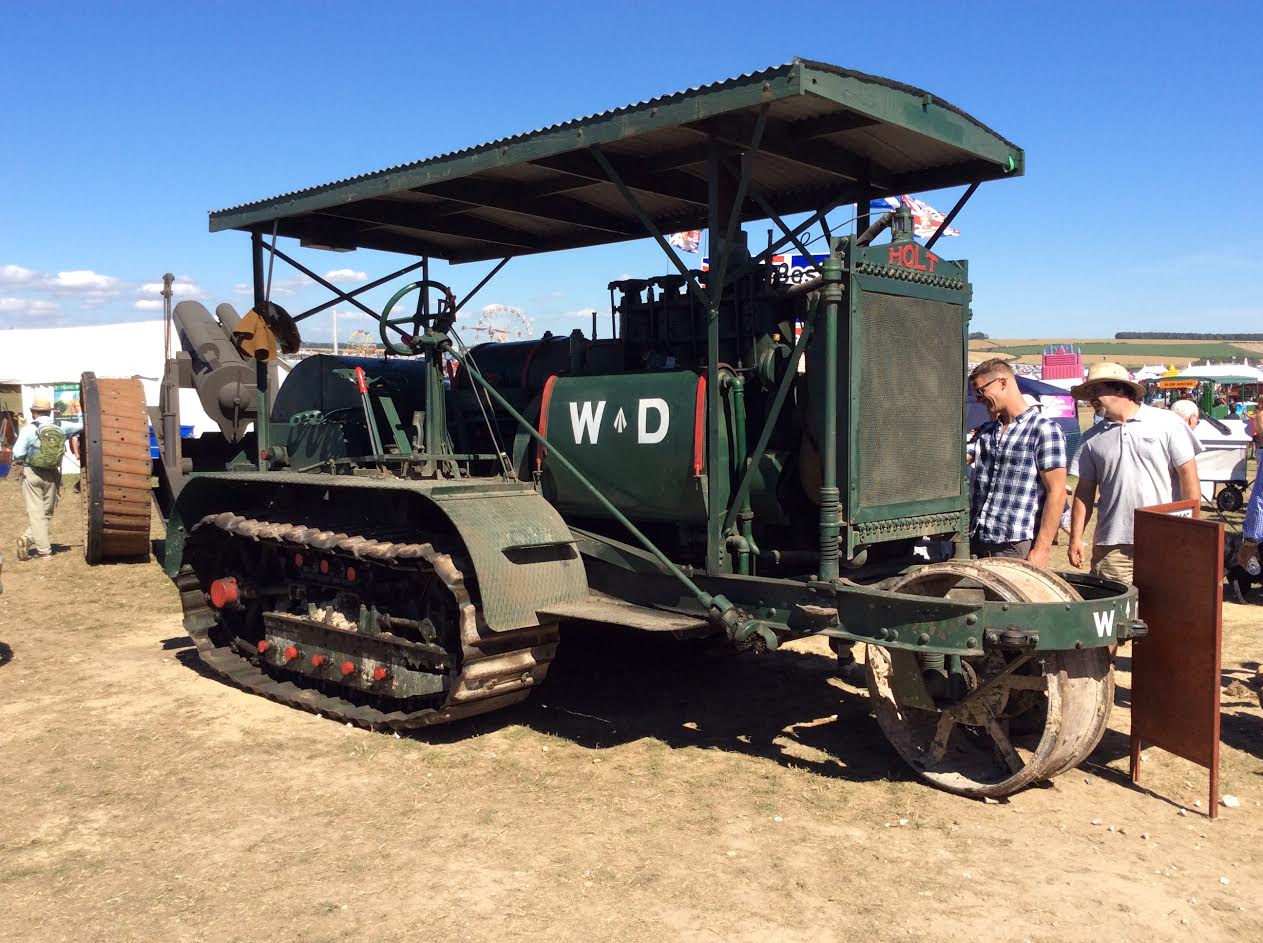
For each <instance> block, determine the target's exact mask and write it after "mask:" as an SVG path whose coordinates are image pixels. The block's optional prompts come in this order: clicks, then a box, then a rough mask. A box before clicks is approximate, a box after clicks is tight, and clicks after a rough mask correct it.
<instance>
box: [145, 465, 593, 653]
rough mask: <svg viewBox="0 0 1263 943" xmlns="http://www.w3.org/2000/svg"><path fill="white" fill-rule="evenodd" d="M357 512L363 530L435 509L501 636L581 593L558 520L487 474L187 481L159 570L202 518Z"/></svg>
mask: <svg viewBox="0 0 1263 943" xmlns="http://www.w3.org/2000/svg"><path fill="white" fill-rule="evenodd" d="M321 508H328V509H330V510H331V511H334V512H336V513H337V514H340V515H346V514H353V515H357V516H358V517H359V518H360V519H361V520H362V521H364V522H365V524H366V525H367V526H368V527H370V528H371V527H372V526H374V525H377V526H382V527H388V526H389V527H398V526H399V525H401V524H404V523H406V522H407V521H408V520H409V518H410V516H412V515H416V516H418V517H419V516H421V515H422V514H424V513H425V512H430V513H431V514H432V512H434V511H437V512H438V513H439V514H441V515H442V517H443V518H445V519H446V521H447V522H449V523H450V524H451V526H452V527H453V528H454V529H455V530H456V532H457V534H458V535H459V536H460V538H461V540H462V541H463V543H464V545H465V549H466V551H467V552H468V554H469V559H470V562H471V563H472V565H473V569H474V573H475V575H476V578H477V581H478V586H479V589H480V596H481V610H482V614H483V617H484V618H485V620H486V624H487V627H488V628H489V629H491V630H492V631H494V632H507V631H512V630H514V629H519V628H523V627H525V626H530V625H535V624H537V623H538V622H539V621H540V620H539V616H538V615H537V613H538V612H539V611H541V610H547V609H549V608H551V607H556V606H558V605H562V604H566V603H573V602H577V601H578V600H581V599H585V598H586V597H587V595H588V582H587V577H586V575H585V573H584V567H583V561H582V560H581V559H580V558H579V554H578V552H577V551H576V549H575V546H574V538H573V536H572V535H571V533H570V529H569V528H568V527H567V526H566V524H565V522H564V521H563V520H562V519H561V516H560V515H559V514H558V513H557V511H556V510H554V509H553V507H552V506H551V505H550V504H549V503H548V502H547V501H545V500H544V499H543V498H542V497H540V496H539V495H538V494H537V493H536V492H535V491H534V490H532V489H531V488H530V486H528V485H522V484H517V483H513V482H498V481H488V480H478V481H468V482H447V481H406V480H402V479H397V478H375V477H374V478H369V477H353V476H350V475H346V476H332V475H313V474H300V473H297V472H266V473H259V472H226V473H222V474H219V473H215V474H206V475H196V476H194V477H192V478H190V479H189V481H188V483H187V484H186V485H185V487H184V490H183V491H181V493H180V497H179V499H178V500H177V501H176V503H175V506H174V507H173V508H172V511H171V517H170V519H169V520H168V522H167V543H166V558H165V560H164V568H165V569H166V572H167V575H168V576H170V577H171V578H172V579H174V578H175V576H176V574H177V573H178V572H179V569H180V565H181V563H182V562H183V557H184V544H185V541H186V540H187V539H188V535H189V533H190V532H191V531H192V529H193V528H194V527H195V526H196V525H197V523H198V522H199V521H201V520H202V518H204V517H206V516H207V515H209V514H218V513H222V512H224V511H231V512H234V513H238V514H243V513H246V512H249V513H251V514H252V515H253V516H255V517H258V516H260V511H261V509H263V510H264V513H268V514H270V513H272V512H273V510H275V512H276V513H277V514H279V515H281V516H282V517H285V516H288V517H289V518H291V519H292V518H293V516H294V515H293V513H292V511H293V510H294V509H305V510H306V511H307V512H308V513H313V512H314V513H313V521H314V526H320V523H319V520H320V518H319V509H321Z"/></svg>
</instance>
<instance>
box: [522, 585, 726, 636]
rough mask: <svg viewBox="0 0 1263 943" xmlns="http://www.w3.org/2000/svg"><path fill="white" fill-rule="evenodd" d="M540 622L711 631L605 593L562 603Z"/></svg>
mask: <svg viewBox="0 0 1263 943" xmlns="http://www.w3.org/2000/svg"><path fill="white" fill-rule="evenodd" d="M540 618H541V619H552V618H556V619H582V620H583V621H585V622H603V623H606V624H607V625H622V626H627V627H628V628H632V629H641V630H643V631H646V632H690V633H693V632H702V631H710V630H711V625H710V623H709V622H707V621H706V620H705V619H701V618H698V617H697V616H691V615H685V614H683V613H679V612H665V611H663V610H661V609H650V608H647V607H645V606H637V605H635V604H634V603H629V602H625V601H624V600H622V599H617V598H615V597H613V596H607V595H605V594H604V593H595V592H593V593H589V594H588V597H587V598H586V599H580V600H577V601H575V602H570V603H561V604H559V605H557V606H552V607H549V608H548V609H545V610H541V611H540Z"/></svg>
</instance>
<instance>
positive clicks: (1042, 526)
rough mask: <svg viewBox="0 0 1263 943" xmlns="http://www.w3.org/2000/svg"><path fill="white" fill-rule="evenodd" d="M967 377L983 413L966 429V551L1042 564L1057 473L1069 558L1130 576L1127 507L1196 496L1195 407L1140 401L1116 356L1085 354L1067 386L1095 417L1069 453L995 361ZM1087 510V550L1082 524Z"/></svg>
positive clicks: (1051, 530)
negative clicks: (1079, 378) (1108, 359)
mask: <svg viewBox="0 0 1263 943" xmlns="http://www.w3.org/2000/svg"><path fill="white" fill-rule="evenodd" d="M969 387H970V390H971V392H972V395H973V396H974V397H975V398H976V399H977V400H978V401H979V402H981V403H983V404H984V405H985V406H986V408H987V412H988V415H989V416H990V420H989V421H988V422H986V423H984V424H983V425H982V426H981V427H980V428H979V429H978V430H977V432H976V434H975V437H974V453H973V456H974V458H973V466H974V467H973V474H972V476H971V478H972V480H971V490H970V506H971V508H970V509H971V521H972V523H971V528H972V529H971V533H970V540H971V549H972V551H973V553H974V554H975V555H976V556H979V557H986V556H1011V557H1019V558H1022V559H1026V560H1030V561H1031V562H1032V563H1035V564H1038V565H1040V566H1046V565H1047V564H1048V556H1049V550H1050V548H1051V546H1052V542H1053V540H1054V539H1055V538H1056V536H1057V530H1058V526H1059V524H1060V523H1061V521H1062V517H1063V510H1064V509H1065V504H1066V497H1067V488H1066V480H1067V476H1074V477H1076V478H1077V479H1078V482H1077V484H1076V486H1075V488H1074V490H1073V493H1072V494H1071V495H1070V521H1069V524H1070V545H1069V548H1068V557H1069V560H1070V565H1071V566H1073V567H1076V568H1080V569H1081V568H1083V567H1084V566H1085V565H1086V566H1088V567H1089V568H1090V569H1091V572H1092V573H1094V574H1095V575H1097V576H1101V577H1104V578H1106V579H1114V580H1120V581H1122V582H1130V581H1131V578H1132V566H1133V561H1134V560H1135V540H1134V534H1133V531H1132V521H1133V517H1134V513H1135V511H1136V509H1137V508H1140V507H1146V506H1150V505H1155V504H1168V503H1170V502H1172V501H1175V500H1200V499H1201V482H1200V479H1199V478H1198V475H1197V455H1198V453H1199V452H1201V451H1203V447H1202V445H1201V443H1200V442H1198V440H1197V437H1196V436H1195V435H1194V434H1193V428H1194V427H1195V426H1196V417H1194V418H1193V419H1192V421H1191V422H1190V419H1189V417H1188V416H1186V415H1182V413H1183V412H1185V410H1183V409H1181V410H1163V409H1156V408H1154V407H1152V406H1149V405H1146V404H1145V402H1144V396H1145V391H1144V387H1143V386H1142V385H1141V384H1139V383H1137V382H1135V381H1134V380H1132V379H1131V377H1130V375H1129V374H1128V372H1127V370H1126V369H1125V368H1123V367H1122V366H1121V365H1119V364H1115V363H1098V364H1093V365H1092V366H1091V367H1090V368H1089V370H1088V375H1087V378H1086V379H1085V380H1084V381H1083V382H1082V383H1081V384H1079V385H1078V386H1076V387H1074V388H1073V389H1072V390H1071V394H1072V395H1073V396H1074V397H1075V398H1076V399H1078V400H1083V401H1086V402H1088V403H1089V404H1091V406H1092V407H1093V409H1094V410H1096V413H1097V415H1098V417H1099V421H1098V422H1095V423H1094V424H1093V425H1092V428H1091V429H1089V430H1088V431H1087V432H1085V433H1084V434H1083V438H1082V439H1081V440H1080V442H1079V447H1078V449H1077V450H1076V451H1075V454H1074V455H1073V456H1068V455H1067V454H1066V442H1065V436H1064V435H1063V434H1062V431H1061V429H1060V428H1059V427H1058V426H1057V424H1056V423H1054V422H1053V421H1052V420H1050V419H1048V418H1047V417H1045V416H1044V415H1043V414H1042V413H1041V411H1040V408H1039V406H1038V405H1031V404H1028V403H1027V402H1026V400H1024V399H1023V396H1022V394H1021V391H1020V390H1019V389H1018V385H1017V377H1016V375H1015V374H1014V373H1013V370H1012V368H1011V367H1010V366H1009V365H1008V364H1007V363H1006V362H1005V361H1003V360H1001V359H998V358H997V359H993V360H987V361H984V362H983V363H980V364H978V366H977V367H975V368H974V369H973V371H971V373H970V375H969ZM1194 408H1196V407H1194ZM1255 490H1256V491H1258V490H1259V489H1258V488H1257V487H1256V489H1255ZM1094 513H1095V515H1096V531H1095V535H1094V540H1093V542H1092V554H1091V557H1090V559H1087V558H1085V554H1084V534H1085V532H1086V528H1087V525H1088V522H1089V521H1090V520H1091V519H1092V517H1093V514H1094ZM1260 516H1261V517H1263V514H1261V515H1260Z"/></svg>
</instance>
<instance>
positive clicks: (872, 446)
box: [857, 291, 965, 508]
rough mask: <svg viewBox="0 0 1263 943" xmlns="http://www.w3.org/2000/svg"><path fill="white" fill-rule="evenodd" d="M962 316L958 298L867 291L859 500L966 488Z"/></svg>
mask: <svg viewBox="0 0 1263 943" xmlns="http://www.w3.org/2000/svg"><path fill="white" fill-rule="evenodd" d="M961 317H962V312H961V306H960V305H958V304H949V303H947V302H944V301H927V300H925V299H921V298H905V297H902V296H899V295H885V294H879V293H877V292H871V291H866V292H864V293H863V294H862V296H861V299H860V326H859V332H858V333H859V352H860V388H859V397H860V399H859V419H858V433H859V455H858V456H857V457H858V462H859V504H860V507H864V508H872V507H880V506H882V505H886V504H896V503H900V502H903V501H925V500H931V499H934V498H949V497H958V496H959V495H960V476H961V465H960V462H961V459H960V455H961V430H962V426H963V425H964V409H965V403H964V383H965V381H964V376H965V363H964V350H963V343H962V324H961Z"/></svg>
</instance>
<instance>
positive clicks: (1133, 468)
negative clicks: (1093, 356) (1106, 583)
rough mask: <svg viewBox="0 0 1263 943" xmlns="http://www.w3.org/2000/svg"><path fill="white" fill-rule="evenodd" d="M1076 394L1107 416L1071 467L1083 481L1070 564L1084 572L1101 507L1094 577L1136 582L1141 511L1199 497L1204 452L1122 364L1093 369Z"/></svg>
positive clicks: (1088, 436)
mask: <svg viewBox="0 0 1263 943" xmlns="http://www.w3.org/2000/svg"><path fill="white" fill-rule="evenodd" d="M1070 392H1071V394H1072V395H1073V396H1074V397H1075V398H1076V399H1081V400H1087V401H1088V402H1089V403H1091V404H1092V406H1093V408H1094V409H1099V410H1100V411H1101V412H1102V414H1103V416H1104V421H1103V422H1100V423H1098V424H1097V425H1095V426H1093V427H1092V428H1091V429H1089V430H1088V431H1087V432H1085V433H1084V434H1083V438H1082V439H1081V440H1080V441H1079V449H1078V451H1077V452H1076V453H1075V456H1074V459H1073V460H1072V461H1071V463H1070V474H1071V475H1078V476H1079V484H1078V486H1077V487H1076V488H1075V492H1074V501H1073V505H1072V510H1071V519H1070V548H1069V551H1070V552H1069V557H1070V565H1071V566H1074V567H1076V568H1078V569H1082V568H1083V562H1084V561H1083V531H1084V528H1086V527H1087V523H1088V521H1089V519H1091V517H1092V510H1093V508H1094V507H1096V509H1097V511H1098V513H1097V520H1096V535H1095V539H1094V540H1093V547H1092V562H1091V567H1092V572H1093V573H1095V574H1096V575H1097V576H1103V577H1105V578H1106V579H1112V580H1120V581H1121V582H1124V583H1130V582H1131V578H1132V561H1133V559H1134V552H1133V551H1134V540H1133V535H1132V519H1133V517H1134V515H1135V511H1136V508H1141V507H1146V506H1147V505H1151V504H1167V503H1169V502H1171V501H1174V500H1175V499H1176V498H1177V496H1178V497H1179V498H1180V499H1181V500H1190V499H1193V500H1200V499H1201V493H1202V489H1201V482H1200V481H1198V478H1197V460H1196V456H1197V453H1198V452H1201V451H1203V447H1202V445H1201V443H1199V442H1198V441H1197V437H1196V436H1194V435H1193V430H1192V429H1190V428H1189V427H1188V425H1187V424H1186V423H1185V422H1184V420H1182V419H1180V417H1179V416H1177V415H1176V414H1174V413H1172V412H1171V411H1169V410H1163V409H1154V408H1153V407H1152V406H1145V405H1144V404H1143V403H1142V401H1141V400H1142V398H1143V396H1144V387H1142V386H1141V385H1140V384H1139V383H1136V382H1135V381H1134V380H1132V379H1131V377H1130V376H1129V375H1128V373H1127V371H1126V370H1125V369H1124V368H1123V366H1122V365H1121V364H1117V363H1097V364H1093V365H1092V366H1091V367H1090V368H1089V369H1088V376H1087V379H1086V380H1084V381H1083V382H1082V383H1081V384H1079V385H1078V386H1076V387H1075V388H1074V389H1072V390H1071V391H1070ZM1098 499H1099V500H1098Z"/></svg>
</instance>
